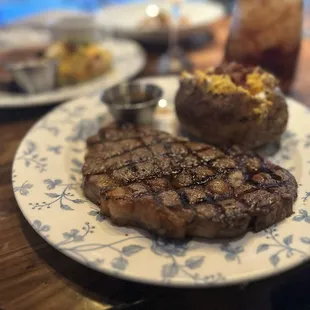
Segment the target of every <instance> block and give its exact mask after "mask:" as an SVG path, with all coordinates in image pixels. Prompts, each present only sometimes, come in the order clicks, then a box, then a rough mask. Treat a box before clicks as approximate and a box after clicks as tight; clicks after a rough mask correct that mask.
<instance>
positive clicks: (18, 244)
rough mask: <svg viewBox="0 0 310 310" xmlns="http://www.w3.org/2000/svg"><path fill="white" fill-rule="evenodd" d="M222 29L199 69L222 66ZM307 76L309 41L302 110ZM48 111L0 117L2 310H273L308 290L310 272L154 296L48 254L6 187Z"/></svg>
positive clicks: (308, 97)
mask: <svg viewBox="0 0 310 310" xmlns="http://www.w3.org/2000/svg"><path fill="white" fill-rule="evenodd" d="M227 27H228V21H227V20H225V21H222V22H220V23H218V24H217V25H215V26H214V31H215V41H214V43H213V44H211V45H210V46H207V47H205V48H203V49H200V50H198V51H193V52H190V53H189V55H190V57H191V59H192V60H193V61H194V63H195V64H196V65H197V66H198V67H201V68H203V67H206V66H209V65H214V64H216V63H217V62H219V61H220V60H221V58H222V52H223V46H224V42H225V38H226V34H227ZM155 56H156V55H155ZM153 60H154V55H150V65H149V66H148V67H147V69H146V70H145V72H144V73H143V74H144V75H147V74H150V72H151V71H152V61H153ZM309 72H310V41H306V40H304V41H303V42H302V49H301V55H300V64H299V69H298V73H297V76H296V83H295V86H294V89H293V93H292V94H293V96H294V97H295V98H297V99H299V100H300V101H302V102H303V103H304V104H306V105H308V106H310V87H309V86H308V85H310V74H309ZM48 110H50V108H46V107H45V108H37V109H29V110H25V109H24V110H0V309H5V310H9V309H12V310H15V309H16V310H17V309H31V310H35V309H39V310H41V309H44V310H47V309H57V310H58V309H60V310H61V309H68V310H71V309H75V310H80V309H81V310H82V309H89V310H91V309H110V308H111V307H112V306H115V305H120V304H127V305H130V304H131V303H133V304H132V305H131V307H129V308H122V307H121V306H120V307H115V309H210V310H211V309H212V310H215V309H230V310H234V309H236V310H237V309H238V310H239V309H251V310H255V309H261V310H268V309H284V308H275V306H274V305H273V308H271V304H272V302H273V299H274V298H276V297H273V296H276V294H277V292H280V294H281V289H282V290H285V289H286V288H285V287H284V288H281V285H282V284H280V282H281V283H282V282H283V281H284V283H285V282H286V283H289V281H294V282H293V283H297V284H296V286H298V285H300V283H302V285H303V287H304V286H306V285H309V282H307V281H308V280H307V277H306V276H304V277H303V275H307V274H309V273H310V269H309V267H308V266H307V265H304V266H301V267H300V268H298V269H297V270H294V271H292V272H290V273H289V274H285V275H282V276H281V277H276V278H273V279H267V280H264V281H260V282H257V283H253V284H249V285H244V286H236V287H228V288H222V289H199V290H185V289H184V290H180V289H179V290H175V289H167V288H158V287H151V286H146V285H140V284H134V283H130V282H126V281H121V280H117V279H114V278H111V277H109V276H105V275H103V274H100V273H97V272H95V271H92V270H89V269H88V268H86V267H84V266H82V265H80V264H78V263H76V262H74V261H73V260H71V259H69V258H67V257H65V256H64V255H62V254H61V253H59V252H58V251H56V250H54V249H53V248H52V247H51V246H50V245H48V244H47V243H46V242H45V241H44V240H43V239H42V238H41V237H40V236H39V235H38V234H37V233H36V232H35V231H34V230H33V229H32V228H31V227H30V225H29V224H28V223H27V221H26V220H25V219H24V217H23V215H22V214H21V212H20V210H19V208H18V206H17V203H16V201H15V198H14V194H13V190H12V186H11V167H12V161H13V156H14V153H15V151H16V149H17V147H18V145H19V143H20V141H21V139H22V138H23V137H24V135H25V134H26V132H27V131H28V129H29V128H30V127H31V126H32V125H33V124H34V123H35V122H36V121H37V120H38V118H39V117H40V116H42V115H43V114H45V113H46V112H47V111H48ZM279 285H280V286H279ZM284 295H285V296H286V297H287V294H285V293H284V294H283V296H284ZM223 296H225V297H224V298H223ZM280 299H281V300H282V298H280ZM284 300H285V298H284ZM284 304H285V302H284ZM309 305H310V301H309V304H308V306H309ZM113 309H114V308H113ZM294 309H296V310H297V308H296V307H294ZM299 309H301V308H298V310H299ZM305 309H306V308H305ZM307 309H309V308H307Z"/></svg>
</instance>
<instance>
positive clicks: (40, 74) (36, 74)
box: [5, 59, 57, 94]
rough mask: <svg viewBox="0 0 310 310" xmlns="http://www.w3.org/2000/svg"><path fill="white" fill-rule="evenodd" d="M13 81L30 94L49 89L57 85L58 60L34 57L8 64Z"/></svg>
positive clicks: (7, 68) (6, 67)
mask: <svg viewBox="0 0 310 310" xmlns="http://www.w3.org/2000/svg"><path fill="white" fill-rule="evenodd" d="M5 69H6V70H7V71H9V72H10V73H11V75H12V78H13V81H14V82H15V83H16V84H17V85H18V86H19V87H20V88H21V89H22V90H24V91H25V92H27V93H29V94H33V93H40V92H45V91H49V90H52V89H54V88H55V86H56V74H57V61H55V60H53V59H32V60H28V61H20V62H14V63H11V64H7V65H6V66H5Z"/></svg>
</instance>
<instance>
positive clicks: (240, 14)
mask: <svg viewBox="0 0 310 310" xmlns="http://www.w3.org/2000/svg"><path fill="white" fill-rule="evenodd" d="M302 7H303V1H302V0H282V1H279V0H268V1H258V0H252V1H249V0H238V1H236V8H235V10H234V14H233V18H232V23H231V29H230V34H229V37H228V41H227V46H226V54H225V61H237V62H240V63H243V64H248V65H249V64H250V65H259V66H261V67H262V68H264V69H266V70H268V71H270V72H272V73H273V74H274V75H275V76H276V77H277V78H278V79H279V80H280V84H281V87H282V89H283V91H285V92H288V91H289V90H290V86H291V84H292V81H293V79H294V75H295V69H296V63H297V59H298V54H299V49H300V42H301V35H302V21H303V11H302Z"/></svg>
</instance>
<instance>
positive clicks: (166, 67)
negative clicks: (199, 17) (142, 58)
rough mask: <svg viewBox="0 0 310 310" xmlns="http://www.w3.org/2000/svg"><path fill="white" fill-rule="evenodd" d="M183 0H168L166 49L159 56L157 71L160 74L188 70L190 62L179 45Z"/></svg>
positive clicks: (190, 65)
mask: <svg viewBox="0 0 310 310" xmlns="http://www.w3.org/2000/svg"><path fill="white" fill-rule="evenodd" d="M182 3H183V0H169V6H170V15H171V22H170V23H169V27H168V50H167V52H166V53H165V54H164V55H162V56H161V57H160V58H159V62H158V71H159V73H161V74H167V73H179V72H181V71H183V70H189V69H191V67H192V64H191V62H190V61H189V59H188V58H187V57H186V54H185V52H184V51H183V49H182V48H181V47H180V45H179V28H180V19H181V7H182Z"/></svg>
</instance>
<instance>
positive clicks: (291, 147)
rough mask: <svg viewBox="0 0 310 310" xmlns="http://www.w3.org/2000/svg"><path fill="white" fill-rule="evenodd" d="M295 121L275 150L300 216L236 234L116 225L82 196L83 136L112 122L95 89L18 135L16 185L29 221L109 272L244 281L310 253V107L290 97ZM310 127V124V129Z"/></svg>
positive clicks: (162, 81) (162, 280) (163, 281)
mask: <svg viewBox="0 0 310 310" xmlns="http://www.w3.org/2000/svg"><path fill="white" fill-rule="evenodd" d="M148 81H152V82H154V83H157V84H159V85H160V86H162V87H164V90H165V98H166V100H167V101H168V102H169V105H168V111H170V112H169V113H158V115H161V116H158V121H159V124H160V125H161V127H162V128H166V130H167V131H170V132H173V131H174V128H175V125H176V123H177V122H176V119H175V116H174V112H173V106H172V104H171V103H172V102H173V97H174V94H175V91H176V88H177V80H176V78H157V79H156V78H154V79H153V80H148ZM288 104H289V110H290V121H289V126H288V130H287V132H286V133H285V134H284V136H283V140H282V148H281V151H280V152H278V153H277V155H276V156H275V157H274V158H273V161H275V162H278V163H280V164H281V165H282V166H284V167H285V168H287V169H289V170H290V171H291V172H292V173H293V174H294V175H295V177H296V179H297V181H298V183H299V184H300V186H299V198H298V201H297V202H296V204H295V207H294V209H295V214H294V215H293V216H291V217H290V218H288V219H286V220H284V221H283V222H282V223H280V224H278V225H277V226H276V227H273V228H270V229H267V230H266V231H262V232H260V233H256V234H253V233H248V234H246V235H245V236H244V237H243V238H240V239H237V240H231V241H230V242H228V241H227V242H218V241H208V240H192V241H190V240H187V241H185V242H172V241H167V240H163V239H161V238H156V237H154V236H151V235H150V234H148V233H146V232H145V231H142V230H138V229H133V228H121V227H116V226H113V225H112V224H110V222H109V220H108V219H105V218H103V217H102V216H101V215H99V213H98V208H97V207H96V206H95V205H94V204H92V203H90V202H88V201H86V200H85V198H84V196H83V194H82V192H81V189H80V184H81V172H80V168H81V165H82V162H83V156H84V151H85V139H86V138H87V137H88V136H89V135H92V134H94V133H95V132H96V131H97V129H98V126H99V124H101V125H102V124H104V123H106V122H108V121H109V119H110V116H109V115H108V114H107V110H106V108H105V106H103V105H102V104H101V103H100V101H99V99H98V98H97V97H94V96H89V97H85V98H81V99H78V100H75V101H71V102H68V103H66V104H64V105H61V106H59V107H57V108H55V109H54V110H53V111H52V112H50V113H49V114H48V115H46V116H45V117H44V118H43V119H41V120H40V121H39V122H38V123H37V124H36V125H35V126H34V127H33V128H32V129H31V130H30V131H29V133H28V134H27V135H26V137H25V138H24V140H23V141H22V143H21V145H20V147H19V149H18V151H17V154H16V157H15V160H14V164H13V187H14V192H15V195H16V199H17V201H18V204H19V206H20V209H21V210H22V212H23V213H24V215H25V217H26V218H27V220H28V221H29V223H30V224H31V225H32V226H33V228H34V229H35V230H36V231H37V232H38V233H39V234H40V235H41V236H42V237H43V238H44V239H45V240H46V241H47V242H49V243H50V244H51V245H53V246H54V247H55V248H56V249H57V250H59V251H61V252H62V253H64V254H66V255H67V256H69V257H71V258H72V259H74V260H77V261H79V262H80V263H82V264H84V265H87V266H89V267H91V268H93V269H96V270H98V271H100V272H104V273H107V274H110V275H112V276H116V277H120V278H124V279H129V280H134V281H139V282H146V283H153V284H159V285H169V286H194V287H198V286H216V285H226V284H230V283H240V282H247V281H251V280H254V279H258V278H262V277H266V276H270V275H273V274H277V273H279V272H282V271H284V270H287V269H290V268H293V267H294V266H296V265H298V264H301V263H302V262H303V261H304V260H305V259H307V258H309V254H310V229H309V228H310V192H309V184H310V131H309V129H308V128H309V122H310V114H309V111H308V110H307V109H306V108H305V107H303V106H302V105H301V104H298V103H297V102H295V101H294V100H292V99H289V100H288ZM307 129H308V131H307Z"/></svg>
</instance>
